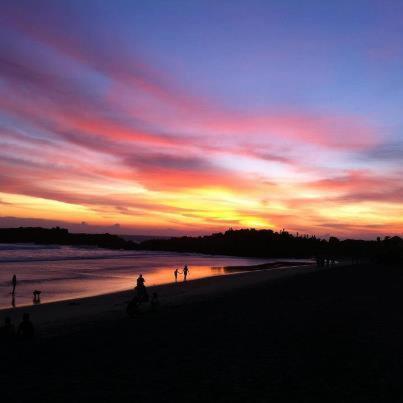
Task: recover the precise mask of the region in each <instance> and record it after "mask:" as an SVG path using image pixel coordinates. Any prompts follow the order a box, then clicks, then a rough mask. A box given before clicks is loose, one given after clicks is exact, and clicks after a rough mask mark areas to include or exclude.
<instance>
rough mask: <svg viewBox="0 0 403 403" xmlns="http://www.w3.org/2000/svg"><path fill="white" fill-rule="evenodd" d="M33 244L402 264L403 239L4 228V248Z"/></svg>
mask: <svg viewBox="0 0 403 403" xmlns="http://www.w3.org/2000/svg"><path fill="white" fill-rule="evenodd" d="M19 242H21V243H23V242H32V243H37V244H57V245H75V246H79V245H80V246H84V245H88V246H97V247H101V248H109V249H126V250H152V251H172V252H192V253H207V254H212V255H229V256H240V257H260V258H276V257H289V258H315V257H316V258H321V259H322V258H324V259H351V260H352V261H353V262H354V261H356V262H358V261H368V260H371V261H378V262H384V263H403V239H402V238H400V237H397V236H395V237H385V238H384V239H381V238H377V240H375V241H364V240H355V239H346V240H339V239H338V238H336V237H330V238H329V239H328V240H326V239H320V238H317V237H316V236H310V235H299V234H297V235H293V234H291V233H289V232H287V231H284V230H283V231H280V232H274V231H272V230H256V229H241V230H232V229H230V230H228V231H226V232H224V233H221V232H220V233H215V234H212V235H206V236H199V237H188V236H183V237H173V238H169V239H149V240H146V241H143V242H140V243H136V242H133V241H126V240H124V239H123V238H121V237H119V236H117V235H111V234H72V233H70V232H69V231H68V230H67V229H63V228H59V227H56V228H52V229H45V228H36V227H34V228H31V227H20V228H4V229H0V243H19Z"/></svg>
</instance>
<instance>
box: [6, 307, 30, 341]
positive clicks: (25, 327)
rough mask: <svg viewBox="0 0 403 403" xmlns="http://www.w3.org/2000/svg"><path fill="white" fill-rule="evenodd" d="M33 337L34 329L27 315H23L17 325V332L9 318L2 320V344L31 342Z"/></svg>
mask: <svg viewBox="0 0 403 403" xmlns="http://www.w3.org/2000/svg"><path fill="white" fill-rule="evenodd" d="M34 335H35V329H34V325H33V324H32V322H31V319H30V317H29V313H24V315H23V316H22V322H21V323H20V324H19V326H18V328H17V330H16V329H15V326H14V323H13V322H12V321H11V318H10V317H9V316H7V317H6V318H5V319H4V324H3V325H2V326H1V327H0V340H1V341H3V342H12V341H15V340H32V339H33V338H34Z"/></svg>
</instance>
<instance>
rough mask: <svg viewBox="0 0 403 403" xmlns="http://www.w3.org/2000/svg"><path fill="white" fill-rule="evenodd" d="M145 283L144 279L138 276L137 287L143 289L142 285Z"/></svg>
mask: <svg viewBox="0 0 403 403" xmlns="http://www.w3.org/2000/svg"><path fill="white" fill-rule="evenodd" d="M145 282H146V281H145V280H144V277H143V275H142V274H140V275H139V277H138V279H137V287H139V288H142V287H144V283H145Z"/></svg>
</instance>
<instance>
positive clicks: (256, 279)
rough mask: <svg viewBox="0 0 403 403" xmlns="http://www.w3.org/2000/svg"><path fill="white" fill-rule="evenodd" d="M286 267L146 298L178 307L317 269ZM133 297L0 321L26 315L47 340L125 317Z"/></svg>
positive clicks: (120, 295)
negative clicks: (81, 328)
mask: <svg viewBox="0 0 403 403" xmlns="http://www.w3.org/2000/svg"><path fill="white" fill-rule="evenodd" d="M292 263H294V264H291V265H285V264H284V262H282V263H281V264H280V263H279V262H271V263H267V264H262V265H256V266H242V267H239V268H238V270H239V271H237V272H234V273H232V272H231V270H233V269H234V268H233V267H228V270H229V273H228V274H223V275H214V276H210V277H204V278H198V279H194V280H192V279H191V278H190V279H188V280H187V281H186V282H184V281H183V280H181V281H178V282H177V283H175V282H171V283H166V284H160V285H154V286H150V287H147V290H148V293H149V295H151V294H152V293H154V292H156V293H158V296H159V300H160V303H161V306H162V307H167V306H175V305H181V304H184V303H190V302H193V301H202V300H205V299H206V298H209V297H211V296H212V295H219V294H224V293H225V292H228V291H232V290H235V289H239V288H243V287H250V286H253V285H256V284H258V283H261V282H266V281H272V280H275V279H279V278H284V277H289V276H292V275H296V274H302V273H308V272H312V271H314V270H316V265H314V264H306V263H305V264H303V263H301V262H292ZM248 268H249V269H248ZM132 296H133V289H131V290H130V289H129V290H125V291H117V292H113V293H108V294H100V295H94V296H89V297H83V298H76V299H67V300H63V301H54V302H48V303H43V304H38V305H27V306H21V307H15V308H6V309H1V310H0V320H1V321H2V320H3V319H4V318H5V317H7V316H8V317H10V318H11V319H12V320H13V322H14V323H18V322H19V321H20V320H21V317H22V315H23V313H29V314H30V316H31V318H32V321H33V322H34V324H35V326H36V327H37V330H38V335H40V336H41V337H47V336H52V335H59V334H60V333H64V332H68V331H71V330H72V329H73V328H74V329H79V328H80V327H81V326H85V325H86V324H87V323H93V322H94V321H96V322H99V321H108V320H113V319H121V318H124V317H126V316H127V314H126V306H127V303H128V302H129V301H130V299H131V298H132ZM148 309H149V304H143V306H141V308H140V314H141V312H144V311H147V310H148Z"/></svg>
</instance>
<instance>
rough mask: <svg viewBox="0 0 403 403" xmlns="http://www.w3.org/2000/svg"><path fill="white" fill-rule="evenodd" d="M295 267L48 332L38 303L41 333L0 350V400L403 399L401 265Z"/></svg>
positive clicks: (72, 322)
mask: <svg viewBox="0 0 403 403" xmlns="http://www.w3.org/2000/svg"><path fill="white" fill-rule="evenodd" d="M298 270H301V269H298ZM303 270H305V271H306V273H303V274H301V275H294V276H286V277H277V278H273V277H270V276H269V275H268V273H269V272H256V273H245V274H241V275H236V276H237V277H240V276H245V277H244V280H243V282H242V284H244V285H243V286H242V287H241V286H235V284H239V283H237V280H236V276H228V277H225V278H222V279H216V280H217V282H216V284H218V283H219V282H220V281H221V282H222V284H224V283H225V282H228V281H233V282H234V283H233V286H232V287H227V286H222V287H223V288H218V289H215V291H213V290H210V292H209V293H205V291H206V290H205V287H204V286H203V287H202V286H201V285H200V288H203V289H204V291H203V292H200V293H199V294H198V293H197V292H195V291H192V293H191V294H192V296H190V294H189V295H188V297H186V295H182V296H181V297H180V296H178V297H177V299H176V301H175V302H173V301H174V299H171V300H169V298H168V297H167V300H166V302H167V303H166V304H163V305H162V306H161V309H160V311H159V312H157V313H152V312H144V313H143V314H142V315H140V316H139V317H137V318H135V319H128V318H126V317H125V316H124V314H119V312H121V311H122V306H120V305H117V306H116V309H113V310H111V311H109V312H108V313H104V314H102V315H91V314H89V312H88V311H87V313H86V315H88V320H87V321H86V323H84V324H83V323H81V324H80V322H79V321H78V316H77V317H75V318H70V319H66V325H65V326H61V322H60V321H59V322H58V323H57V326H56V327H55V326H54V327H53V328H52V326H50V325H49V324H48V325H47V324H46V323H44V322H43V319H41V320H42V322H41V320H39V316H40V313H39V309H37V312H35V311H33V313H32V314H33V317H34V320H35V318H36V315H37V314H38V317H37V319H38V321H39V322H41V323H40V324H38V328H39V330H40V331H44V336H42V337H40V338H39V339H38V340H36V341H35V342H33V343H21V342H19V343H16V344H15V345H13V346H2V351H1V353H0V359H1V367H2V370H1V375H0V382H1V383H2V384H1V389H0V394H1V395H2V396H1V398H2V399H1V398H0V399H1V401H4V402H13V401H21V402H25V401H27V402H28V401H30V402H34V401H38V402H73V403H75V402H90V401H98V402H109V401H110V402H126V401H127V402H210V401H211V402H313V401H315V402H323V403H327V402H337V403H340V402H395V401H396V402H399V401H403V392H402V390H401V389H402V388H401V378H402V373H403V340H402V339H403V338H402V336H403V314H402V307H403V293H402V291H401V290H402V288H403V269H399V268H385V267H379V266H370V265H367V266H365V265H363V266H355V267H335V268H332V269H322V270H321V271H317V270H315V271H314V270H312V269H303ZM265 273H266V275H267V276H268V277H267V278H264V276H265ZM253 276H255V277H254V280H253ZM258 277H260V278H259V281H257V279H258ZM248 278H249V280H248ZM231 279H232V280H231ZM251 279H252V280H251ZM203 281H204V280H200V284H202V282H203ZM227 284H229V283H227ZM188 286H189V287H190V286H191V285H190V284H188ZM210 286H212V285H210ZM192 287H194V288H195V289H197V287H198V286H197V282H194V283H193V285H192ZM206 287H207V286H206ZM214 287H219V286H217V285H216V286H214ZM98 298H99V297H98ZM105 298H111V296H107V297H105ZM175 298H176V297H175ZM168 300H169V301H170V302H169V303H168ZM59 304H60V303H59ZM98 304H99V299H98ZM52 305H56V304H52ZM49 306H51V305H48V307H49ZM98 306H99V305H98ZM72 307H73V308H79V307H80V305H76V306H74V305H73V306H72ZM36 308H39V307H35V308H34V309H36ZM40 308H41V309H43V308H45V306H42V307H40ZM53 309H55V308H53ZM84 310H85V309H84ZM53 312H54V313H56V312H57V310H56V309H55V310H54V311H53ZM114 314H115V315H114ZM83 318H85V316H81V319H80V320H82V319H83ZM57 329H59V331H57Z"/></svg>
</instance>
